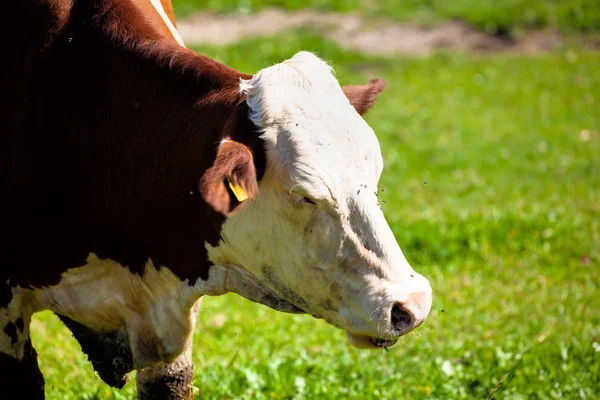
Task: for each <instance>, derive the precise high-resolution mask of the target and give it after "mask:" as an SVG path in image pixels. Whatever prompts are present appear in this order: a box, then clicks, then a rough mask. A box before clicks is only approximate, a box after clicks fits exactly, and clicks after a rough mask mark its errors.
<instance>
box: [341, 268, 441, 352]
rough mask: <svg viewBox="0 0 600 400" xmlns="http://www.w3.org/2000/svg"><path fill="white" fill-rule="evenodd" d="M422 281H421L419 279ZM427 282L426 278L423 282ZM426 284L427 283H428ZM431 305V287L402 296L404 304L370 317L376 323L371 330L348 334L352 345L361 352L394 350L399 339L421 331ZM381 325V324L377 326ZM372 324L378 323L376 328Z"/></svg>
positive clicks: (383, 309)
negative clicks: (392, 348)
mask: <svg viewBox="0 0 600 400" xmlns="http://www.w3.org/2000/svg"><path fill="white" fill-rule="evenodd" d="M420 278H421V277H420ZM422 279H424V280H425V278H422ZM425 281H426V280H425ZM431 303H432V293H431V287H430V286H429V283H428V282H427V288H426V289H425V288H424V290H421V291H418V292H413V293H411V294H409V295H406V296H403V298H402V299H401V300H397V301H392V302H391V303H389V304H386V305H385V306H384V305H380V308H379V307H378V308H379V309H381V310H382V311H381V312H380V311H377V310H376V311H375V312H373V313H371V315H373V320H372V321H369V322H370V323H369V325H367V326H369V328H370V329H369V328H367V329H369V330H372V331H373V332H371V333H367V332H366V330H363V329H359V330H356V331H354V330H350V329H349V330H346V335H347V337H348V341H349V343H350V344H351V345H352V346H354V347H357V348H360V349H375V348H385V347H390V346H393V345H394V344H395V343H396V341H397V340H398V338H399V337H400V336H403V335H406V334H407V333H409V332H410V331H412V330H413V329H415V328H417V327H419V326H420V325H421V324H423V322H425V320H426V319H427V316H428V315H429V311H430V310H431ZM377 321H379V322H377ZM373 322H376V324H375V326H373V325H372V324H373Z"/></svg>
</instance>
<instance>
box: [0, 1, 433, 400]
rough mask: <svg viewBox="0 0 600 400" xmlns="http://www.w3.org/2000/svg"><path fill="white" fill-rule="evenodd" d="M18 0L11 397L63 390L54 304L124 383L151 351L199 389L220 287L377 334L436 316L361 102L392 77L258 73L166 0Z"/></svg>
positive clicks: (174, 378) (3, 150) (360, 336)
mask: <svg viewBox="0 0 600 400" xmlns="http://www.w3.org/2000/svg"><path fill="white" fill-rule="evenodd" d="M4 7H5V9H6V8H8V14H5V15H7V18H5V19H4V21H3V24H1V28H0V29H2V32H1V33H2V37H4V38H5V41H4V46H3V48H2V50H1V51H2V55H3V57H2V61H0V65H1V67H0V68H1V70H0V72H1V73H0V84H1V86H0V87H1V88H2V94H3V97H4V102H3V104H4V105H3V107H2V108H0V121H2V124H3V128H2V131H1V132H0V185H1V187H2V188H3V191H2V196H0V206H1V208H0V209H1V210H2V225H1V228H0V397H2V398H3V399H12V398H16V399H41V398H44V387H43V383H44V380H43V377H42V375H41V373H40V370H39V368H38V366H37V355H36V352H35V350H34V349H33V347H32V345H31V341H30V338H29V323H30V320H31V316H32V314H33V313H35V312H37V311H40V310H52V311H53V312H55V313H57V314H58V315H59V316H61V318H62V319H63V321H64V322H65V323H66V325H67V326H68V327H69V328H70V329H71V330H72V332H73V333H74V335H75V337H76V338H77V339H78V340H79V342H80V343H81V345H82V348H83V350H84V351H85V352H86V353H88V355H89V358H90V360H91V361H92V363H93V365H94V367H95V369H96V370H97V371H98V373H99V375H100V376H101V377H102V379H104V380H105V381H106V382H107V383H109V384H111V385H113V386H117V387H120V386H122V385H123V384H124V382H125V381H126V379H127V373H128V372H129V371H131V370H133V369H137V370H138V374H137V385H138V394H139V396H140V398H146V399H148V398H162V399H166V398H189V397H191V379H192V365H191V339H192V333H193V331H194V325H195V319H196V311H197V308H198V306H199V299H200V298H201V297H202V296H204V295H220V294H223V293H228V292H234V293H238V294H240V295H242V296H244V297H246V298H248V299H250V300H252V301H255V302H259V303H262V304H265V305H267V306H270V307H272V308H274V309H277V310H281V311H285V312H291V313H309V314H312V315H313V316H315V317H318V318H323V319H325V320H326V321H328V322H329V323H331V324H333V325H335V326H337V327H339V328H341V329H344V330H346V332H347V335H348V338H349V341H350V343H351V344H353V345H355V346H357V347H364V348H377V347H383V346H390V345H392V344H394V343H395V341H396V339H397V338H398V337H399V336H401V335H404V334H406V333H407V332H409V331H410V330H412V329H414V328H415V327H417V326H419V325H420V324H421V323H422V322H423V321H424V320H425V318H426V317H427V314H428V312H429V310H430V307H431V287H430V285H429V283H428V281H427V280H426V279H425V278H424V277H423V276H421V275H419V274H418V273H416V272H414V271H413V269H412V268H411V267H410V265H409V264H408V263H407V261H406V259H405V258H404V256H403V254H402V252H401V250H400V248H399V247H398V244H397V243H396V240H395V239H394V236H393V234H392V232H391V230H390V228H389V227H388V225H387V223H386V221H385V218H384V216H383V214H382V212H381V210H380V208H379V206H378V202H377V196H376V191H377V184H378V180H379V177H380V175H381V172H382V168H383V162H382V157H381V152H380V148H379V143H378V141H377V139H376V137H375V135H374V133H373V131H372V130H371V128H370V127H369V126H368V125H367V123H366V122H365V121H364V120H363V119H362V118H361V114H363V113H364V112H366V111H367V110H368V109H369V108H370V107H371V106H372V105H373V104H374V103H375V99H376V96H377V95H378V94H379V93H380V92H381V91H382V90H383V89H384V83H383V81H381V80H374V81H371V82H370V83H368V84H366V85H360V86H346V87H341V86H340V85H339V83H338V81H337V80H336V79H335V77H334V76H333V74H332V71H331V68H330V67H329V65H328V64H326V63H325V62H324V61H322V60H321V59H319V58H318V57H317V56H315V55H313V54H311V53H307V52H300V53H298V54H296V55H295V56H294V57H292V58H291V59H289V60H286V61H283V62H282V63H280V64H277V65H274V66H271V67H268V68H266V69H263V70H262V71H259V72H258V73H257V74H255V75H254V76H250V75H245V74H243V73H240V72H238V71H235V70H233V69H231V68H229V67H227V66H225V65H222V64H220V63H218V62H216V61H214V60H211V59H209V58H207V57H204V56H202V55H199V54H197V53H195V52H193V51H191V50H188V49H186V48H185V47H183V46H182V41H181V39H180V38H179V35H178V34H177V31H176V29H175V26H174V20H172V9H171V6H170V3H169V2H168V1H164V0H163V1H162V3H161V2H160V1H158V0H36V1H33V0H21V1H12V2H9V3H7V4H6V5H4ZM169 15H170V16H171V19H169V18H167V17H168V16H169ZM24 381H27V382H28V384H26V385H23V384H22V382H24Z"/></svg>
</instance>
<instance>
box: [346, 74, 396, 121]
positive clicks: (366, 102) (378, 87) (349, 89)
mask: <svg viewBox="0 0 600 400" xmlns="http://www.w3.org/2000/svg"><path fill="white" fill-rule="evenodd" d="M385 85H386V83H385V81H384V80H383V79H380V78H377V79H372V80H371V81H369V83H367V84H366V85H351V86H343V87H342V89H343V90H344V94H345V95H346V97H348V100H350V104H352V105H353V106H354V108H355V109H356V111H357V112H358V113H359V114H360V115H363V114H364V113H366V112H367V111H368V110H369V109H370V108H371V107H373V105H374V104H375V102H376V101H377V96H378V95H379V93H381V92H383V91H384V90H385Z"/></svg>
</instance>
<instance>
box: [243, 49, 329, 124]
mask: <svg viewBox="0 0 600 400" xmlns="http://www.w3.org/2000/svg"><path fill="white" fill-rule="evenodd" d="M331 89H334V90H335V89H337V90H338V91H339V92H340V93H341V88H340V85H339V83H338V81H337V79H335V77H334V71H333V68H332V67H331V66H330V65H329V64H327V63H326V62H325V61H323V60H322V59H320V58H319V57H317V56H316V55H314V54H313V53H310V52H308V51H301V52H299V53H296V55H294V56H293V57H292V58H290V59H288V60H286V61H284V62H282V63H279V64H276V65H273V66H271V67H269V68H265V69H263V70H261V71H259V72H258V73H257V74H256V75H254V77H253V78H252V79H250V80H241V81H240V91H241V92H242V93H245V94H246V96H247V100H246V102H247V103H248V107H249V108H250V114H249V117H250V119H251V120H252V121H253V122H254V123H255V124H257V125H258V126H259V127H262V128H265V127H267V126H269V125H271V124H273V123H276V122H278V121H279V122H281V119H280V117H282V116H284V119H287V118H285V116H288V117H289V116H291V115H290V114H293V110H294V109H296V110H297V109H298V108H300V109H301V108H302V107H303V106H306V99H308V98H309V97H310V99H311V102H312V101H313V100H314V99H315V98H316V97H315V96H314V95H317V94H319V93H320V92H323V91H326V90H329V91H330V90H331ZM317 98H318V97H317ZM277 120H278V121H277Z"/></svg>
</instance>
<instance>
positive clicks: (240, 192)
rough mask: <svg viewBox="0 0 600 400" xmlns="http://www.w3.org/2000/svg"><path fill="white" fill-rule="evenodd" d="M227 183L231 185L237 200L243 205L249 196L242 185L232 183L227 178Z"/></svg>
mask: <svg viewBox="0 0 600 400" xmlns="http://www.w3.org/2000/svg"><path fill="white" fill-rule="evenodd" d="M227 183H228V184H229V188H230V189H231V191H232V192H233V194H234V195H235V198H236V199H237V200H238V201H239V202H240V203H241V202H242V201H244V200H247V199H248V194H247V193H246V191H245V190H244V188H242V187H241V186H240V185H238V184H236V183H233V182H231V179H229V178H227Z"/></svg>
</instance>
